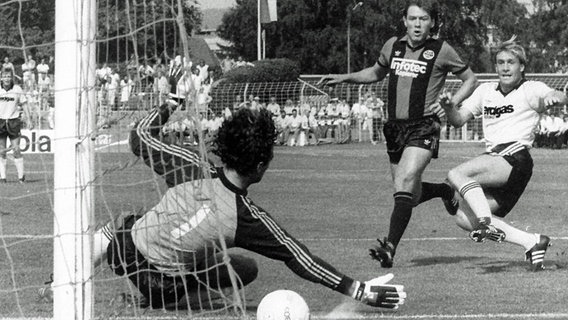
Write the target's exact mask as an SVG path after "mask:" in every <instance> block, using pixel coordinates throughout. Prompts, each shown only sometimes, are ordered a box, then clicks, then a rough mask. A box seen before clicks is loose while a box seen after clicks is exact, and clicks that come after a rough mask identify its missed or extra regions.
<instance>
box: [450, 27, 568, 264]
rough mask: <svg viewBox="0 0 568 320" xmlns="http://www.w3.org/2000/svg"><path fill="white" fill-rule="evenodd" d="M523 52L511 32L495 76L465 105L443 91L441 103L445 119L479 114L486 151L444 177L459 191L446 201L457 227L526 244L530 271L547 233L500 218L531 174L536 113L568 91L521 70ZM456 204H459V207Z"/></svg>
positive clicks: (457, 121) (461, 120) (540, 260)
mask: <svg viewBox="0 0 568 320" xmlns="http://www.w3.org/2000/svg"><path fill="white" fill-rule="evenodd" d="M526 61H527V60H526V54H525V51H524V49H523V47H521V46H520V45H518V44H517V43H516V42H515V39H514V37H513V38H512V39H511V40H509V41H506V42H504V43H503V44H501V45H500V46H499V47H498V50H497V53H496V55H495V60H494V63H495V69H496V71H497V75H498V76H499V82H496V83H485V84H482V85H480V86H479V87H478V88H477V89H476V90H475V91H474V93H473V94H472V95H471V97H470V98H469V99H467V100H466V101H464V103H463V106H462V107H461V108H458V107H456V106H454V105H453V104H452V103H451V102H450V101H451V100H450V99H451V94H450V93H447V92H446V93H443V94H442V96H441V97H440V105H441V107H442V108H443V109H444V110H445V112H446V115H447V117H448V121H449V123H451V124H452V125H453V126H455V127H461V126H462V125H464V124H465V123H466V122H467V121H469V120H471V119H473V118H474V117H476V116H481V117H483V130H484V134H485V138H486V140H487V151H486V152H485V153H483V154H481V155H479V156H477V157H475V158H473V159H470V160H468V161H466V162H465V163H462V164H461V165H458V166H457V167H455V168H453V169H451V170H450V172H449V173H448V181H449V183H450V184H451V185H452V187H453V188H454V189H455V190H456V191H457V192H458V193H459V195H460V196H461V198H462V199H463V200H462V201H459V200H458V197H457V195H456V197H455V198H454V201H452V203H451V204H450V203H444V204H445V205H446V209H448V212H449V213H450V214H452V215H455V216H456V222H457V224H458V226H460V227H461V228H463V229H465V230H467V231H470V238H471V239H472V240H474V241H476V242H483V241H485V240H486V239H489V240H493V241H497V242H502V241H506V242H510V243H513V244H516V245H518V246H521V247H523V248H524V249H525V258H526V260H528V261H529V262H530V268H531V270H533V271H538V270H542V269H544V255H545V253H546V250H547V249H548V246H549V245H550V237H548V236H545V235H540V234H538V233H528V232H526V231H524V230H521V229H517V228H515V227H513V226H512V225H510V224H508V223H507V222H505V221H504V220H503V218H504V217H505V216H506V215H507V214H508V213H509V212H510V211H511V210H512V209H513V207H514V206H515V204H516V203H517V201H518V200H519V198H520V197H521V195H522V194H523V192H524V190H525V188H526V186H527V185H528V183H529V181H530V178H531V176H532V170H533V159H532V157H531V155H530V153H529V149H530V147H531V146H532V143H533V141H534V134H533V132H534V131H535V129H536V127H537V125H538V122H539V118H540V114H541V113H543V112H545V111H546V110H547V109H549V108H551V107H553V106H561V105H565V104H566V102H567V100H568V99H567V98H566V95H565V94H564V93H562V92H560V91H557V90H554V89H552V88H550V87H548V86H547V85H546V84H544V83H542V82H539V81H527V80H526V79H525V76H524V72H525V66H526ZM458 205H459V207H458Z"/></svg>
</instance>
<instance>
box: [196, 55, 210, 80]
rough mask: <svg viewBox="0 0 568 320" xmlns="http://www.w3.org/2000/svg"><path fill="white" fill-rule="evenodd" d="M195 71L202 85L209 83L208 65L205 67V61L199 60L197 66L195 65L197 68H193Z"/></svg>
mask: <svg viewBox="0 0 568 320" xmlns="http://www.w3.org/2000/svg"><path fill="white" fill-rule="evenodd" d="M195 67H196V68H197V69H199V76H200V77H201V82H202V83H208V82H209V65H207V64H206V63H205V60H203V59H200V60H199V64H197V66H195Z"/></svg>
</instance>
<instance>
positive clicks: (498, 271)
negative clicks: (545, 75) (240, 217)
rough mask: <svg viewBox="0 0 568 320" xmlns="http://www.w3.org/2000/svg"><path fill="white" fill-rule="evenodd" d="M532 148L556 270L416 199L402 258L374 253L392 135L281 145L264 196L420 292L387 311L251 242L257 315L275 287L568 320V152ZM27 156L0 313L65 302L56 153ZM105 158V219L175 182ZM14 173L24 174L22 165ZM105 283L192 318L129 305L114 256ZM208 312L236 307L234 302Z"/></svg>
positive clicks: (534, 190) (11, 202)
mask: <svg viewBox="0 0 568 320" xmlns="http://www.w3.org/2000/svg"><path fill="white" fill-rule="evenodd" d="M117 151H118V152H117ZM482 151H483V147H482V145H481V144H475V143H448V142H443V143H442V145H441V150H440V158H439V159H437V160H433V161H432V163H431V164H430V166H429V167H428V169H427V170H426V173H425V175H424V177H423V179H424V181H442V180H443V179H444V177H445V175H446V173H447V171H448V170H449V169H450V168H451V167H453V166H455V165H457V164H458V163H461V162H463V161H465V160H466V159H468V158H470V157H472V156H475V155H477V154H479V153H481V152H482ZM532 155H533V157H534V160H535V169H534V174H533V178H532V181H531V182H530V184H529V186H528V187H527V190H526V191H525V194H524V196H523V197H522V198H521V199H520V201H519V203H518V204H517V206H516V207H515V209H514V210H513V211H512V212H511V213H510V214H509V216H508V217H507V219H508V221H509V222H511V223H512V224H514V225H515V226H517V227H519V228H522V229H526V230H528V231H531V232H539V233H543V234H547V235H549V236H551V237H552V239H553V246H552V247H551V248H550V250H549V252H548V253H547V256H546V259H545V265H546V270H545V271H542V272H538V273H532V272H529V271H528V263H527V262H525V261H524V250H523V249H522V248H520V247H516V246H513V245H511V244H506V243H502V244H497V243H483V244H477V243H474V242H472V241H471V240H469V239H468V238H467V233H465V232H464V231H462V230H461V229H459V228H458V227H457V226H456V225H455V223H454V221H453V218H452V217H450V216H449V215H448V214H447V213H445V211H444V207H443V205H442V203H441V201H440V200H438V199H434V200H432V201H430V202H428V203H425V204H422V205H420V206H419V207H418V208H416V209H415V210H414V214H413V217H412V221H411V222H410V225H409V228H408V229H407V231H406V233H405V236H404V238H403V240H402V242H401V244H400V246H399V249H398V251H397V256H396V259H395V265H394V268H392V269H389V270H384V269H381V268H380V267H379V265H378V263H376V262H375V261H373V260H371V259H370V258H369V256H368V248H369V247H370V246H371V245H373V244H374V242H375V239H376V238H378V237H383V236H386V234H387V232H388V224H389V217H390V213H391V209H392V204H393V201H392V192H393V190H392V184H391V178H390V171H389V165H388V159H387V156H386V151H385V147H384V145H377V146H372V145H370V144H348V145H325V146H318V147H304V148H291V147H279V148H277V149H276V154H275V158H274V161H273V163H272V165H271V168H270V169H269V171H268V172H267V174H266V176H265V179H264V181H263V182H261V183H260V184H258V185H255V186H253V187H252V188H251V189H250V193H249V195H250V197H251V198H252V199H253V200H254V201H255V202H256V203H257V204H258V205H260V206H261V207H263V208H265V209H266V210H267V211H268V212H270V213H271V214H272V215H273V216H274V217H275V219H276V220H277V221H279V222H280V224H281V225H282V226H284V227H285V228H286V229H287V230H288V231H289V232H290V234H292V235H293V236H295V237H297V238H298V239H300V240H302V241H303V242H304V243H305V244H306V245H307V246H308V247H309V248H310V249H311V251H312V252H313V253H314V254H316V255H318V256H320V257H322V258H324V259H326V260H328V261H329V262H331V263H332V264H333V265H334V266H336V267H337V268H338V269H339V270H341V271H343V272H344V273H346V274H348V275H350V276H352V277H354V278H355V279H359V280H368V279H371V278H373V277H376V276H378V275H381V274H384V273H386V272H393V273H394V274H395V278H394V279H393V281H392V282H393V283H400V284H404V285H405V287H406V291H407V293H408V299H407V303H406V304H405V305H404V306H402V307H401V308H400V309H399V310H398V311H395V312H391V311H384V312H381V311H380V310H379V309H373V308H370V307H367V306H364V305H361V304H358V303H356V302H354V301H352V300H351V299H349V298H346V297H344V296H341V295H340V294H338V293H335V292H333V291H331V290H329V289H327V288H325V287H323V286H321V285H318V284H313V283H309V282H306V281H304V280H302V279H300V278H299V277H297V276H296V275H295V274H293V273H292V272H291V271H289V270H288V269H287V268H286V266H285V265H283V264H282V263H279V262H275V261H271V260H268V259H265V258H264V257H261V256H258V255H256V254H253V253H245V254H248V255H250V256H253V257H255V259H257V261H258V263H259V268H260V273H259V277H258V279H257V280H256V281H255V282H253V283H252V284H251V285H250V286H248V287H247V289H246V291H245V293H246V305H247V310H248V312H249V313H250V315H251V316H254V310H255V309H256V306H257V305H258V303H259V302H260V299H261V298H262V297H263V296H264V295H265V294H267V293H269V292H271V291H273V290H277V289H289V290H294V291H296V292H298V293H300V294H301V295H302V296H303V297H304V298H305V299H306V301H307V303H308V305H309V306H310V309H311V312H312V317H313V318H315V319H322V318H343V319H380V318H384V319H568V303H567V302H568V290H567V288H568V252H567V251H568V215H567V212H568V210H567V209H568V205H567V201H566V199H567V195H568V170H567V169H568V165H567V160H566V159H568V150H566V149H564V150H546V149H533V150H532ZM25 159H26V170H27V171H28V173H27V180H28V183H26V184H24V185H19V184H17V183H8V184H5V185H0V318H2V317H12V318H17V317H26V318H29V317H51V316H52V305H51V304H50V303H48V302H46V301H44V300H41V299H39V298H38V296H37V293H36V292H37V289H38V288H39V287H40V286H41V285H42V284H43V282H44V281H45V280H46V279H47V278H48V275H49V273H50V272H51V268H52V264H53V262H52V259H53V258H52V238H51V237H50V234H51V233H52V230H53V214H52V209H51V208H52V207H53V175H52V168H53V157H52V156H51V155H26V158H25ZM96 164H97V179H96V181H95V193H96V198H97V200H96V201H97V202H96V205H97V209H96V210H97V211H96V216H97V220H98V221H101V222H103V221H106V220H108V219H109V218H110V217H112V216H115V215H117V214H119V213H120V212H123V211H139V210H144V209H145V208H149V207H151V206H152V205H154V204H155V203H156V202H157V201H158V199H159V198H160V195H161V193H162V191H163V190H164V185H163V183H161V181H160V180H159V179H155V177H153V175H152V173H151V172H150V169H148V168H147V167H146V166H145V165H144V164H142V163H140V162H138V161H136V159H135V158H134V157H133V156H131V155H130V154H129V153H128V152H127V150H126V146H124V145H120V144H117V145H116V146H115V147H113V148H106V149H100V152H99V153H97V159H96ZM8 171H9V176H8V178H9V180H10V179H11V180H13V181H15V176H13V175H15V174H14V172H15V168H14V167H13V165H12V164H11V163H10V162H9V166H8ZM95 288H96V298H95V315H96V316H97V317H99V318H121V317H131V316H137V317H140V318H178V317H179V318H183V317H187V315H188V313H187V311H186V312H179V313H176V312H166V311H162V310H144V309H137V308H135V307H129V306H125V305H126V303H124V301H122V300H121V298H120V297H121V296H122V293H135V291H133V290H132V288H131V287H129V285H128V282H127V281H125V280H124V279H116V278H114V276H113V275H112V274H111V273H110V272H109V271H108V268H107V267H106V266H105V267H104V268H102V269H99V270H97V273H96V275H95ZM205 315H206V316H211V317H215V316H218V317H221V318H223V317H227V316H229V315H230V312H229V313H227V312H224V313H221V314H217V313H215V312H212V313H209V312H207V313H205Z"/></svg>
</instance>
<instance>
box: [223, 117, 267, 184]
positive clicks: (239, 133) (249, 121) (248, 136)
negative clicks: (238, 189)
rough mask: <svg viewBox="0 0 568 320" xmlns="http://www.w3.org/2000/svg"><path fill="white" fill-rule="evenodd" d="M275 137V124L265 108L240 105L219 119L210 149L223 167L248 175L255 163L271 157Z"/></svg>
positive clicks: (252, 170) (256, 164)
mask: <svg viewBox="0 0 568 320" xmlns="http://www.w3.org/2000/svg"><path fill="white" fill-rule="evenodd" d="M275 139H276V128H275V126H274V121H273V120H272V115H271V113H270V112H269V111H268V110H265V109H261V110H260V111H258V110H251V109H248V108H241V109H239V110H237V111H236V112H234V113H233V115H232V118H230V119H227V120H225V121H224V122H223V125H222V126H221V127H220V128H219V132H218V133H217V136H216V138H215V140H214V141H213V148H212V151H213V153H214V154H216V155H218V156H219V157H220V158H221V161H223V163H224V164H225V166H227V168H230V169H233V170H235V171H237V173H239V174H241V175H249V174H251V173H254V172H255V171H256V169H257V166H258V164H259V163H261V162H262V163H264V164H268V163H269V162H270V161H271V160H272V157H273V156H274V153H273V149H274V141H275Z"/></svg>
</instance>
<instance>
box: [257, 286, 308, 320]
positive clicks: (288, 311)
mask: <svg viewBox="0 0 568 320" xmlns="http://www.w3.org/2000/svg"><path fill="white" fill-rule="evenodd" d="M256 319H257V320H309V319H310V308H308V304H307V303H306V301H305V300H304V298H302V296H300V295H299V294H297V293H296V292H294V291H290V290H276V291H273V292H271V293H269V294H267V295H266V296H264V298H262V300H261V301H260V304H259V305H258V308H257V310H256Z"/></svg>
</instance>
